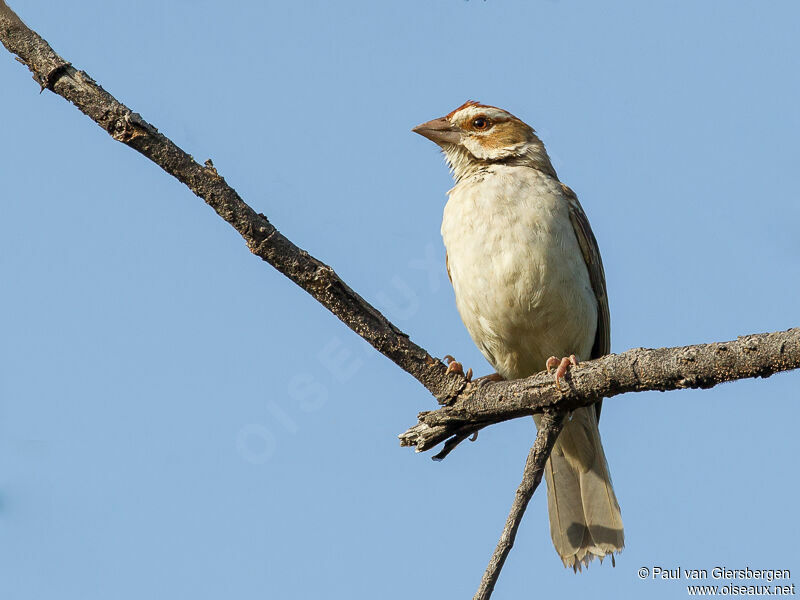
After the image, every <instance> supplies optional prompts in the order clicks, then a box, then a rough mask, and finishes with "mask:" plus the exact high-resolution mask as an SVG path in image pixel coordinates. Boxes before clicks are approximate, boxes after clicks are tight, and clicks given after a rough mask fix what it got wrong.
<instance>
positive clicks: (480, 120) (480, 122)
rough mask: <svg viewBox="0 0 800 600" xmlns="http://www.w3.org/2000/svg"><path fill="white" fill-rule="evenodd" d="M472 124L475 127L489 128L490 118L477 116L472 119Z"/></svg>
mask: <svg viewBox="0 0 800 600" xmlns="http://www.w3.org/2000/svg"><path fill="white" fill-rule="evenodd" d="M472 126H473V127H474V128H475V129H488V128H489V120H488V119H487V118H486V117H475V118H474V119H473V120H472Z"/></svg>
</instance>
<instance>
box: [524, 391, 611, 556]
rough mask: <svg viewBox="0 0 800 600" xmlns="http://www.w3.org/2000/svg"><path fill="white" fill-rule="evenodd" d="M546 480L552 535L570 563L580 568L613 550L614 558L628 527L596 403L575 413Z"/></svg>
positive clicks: (547, 469) (548, 467) (552, 457)
mask: <svg viewBox="0 0 800 600" xmlns="http://www.w3.org/2000/svg"><path fill="white" fill-rule="evenodd" d="M536 421H537V425H538V421H539V419H538V418H536ZM545 480H546V481H547V507H548V511H549V513H550V536H551V537H552V538H553V545H555V547H556V551H557V552H558V554H559V556H560V557H561V560H562V561H563V562H564V566H565V567H572V568H573V570H575V571H580V570H581V566H588V564H589V561H591V560H592V559H593V558H595V557H598V558H599V559H600V561H601V562H602V560H603V558H604V557H605V556H607V555H609V554H611V560H612V562H613V560H614V556H613V555H614V553H617V552H620V551H621V550H622V548H623V547H624V546H625V533H624V531H623V528H622V515H621V514H620V510H619V504H618V503H617V497H616V496H615V495H614V488H613V487H612V484H611V477H610V475H609V474H608V463H606V456H605V453H604V452H603V445H602V442H601V441H600V431H599V430H598V429H597V417H596V414H595V409H594V407H593V406H589V407H586V408H580V409H578V410H576V411H574V412H573V413H572V419H571V420H569V421H567V423H566V425H565V426H564V429H563V430H562V431H561V435H559V437H558V441H557V442H556V445H555V446H554V447H553V452H552V453H551V454H550V459H549V460H548V461H547V464H546V465H545Z"/></svg>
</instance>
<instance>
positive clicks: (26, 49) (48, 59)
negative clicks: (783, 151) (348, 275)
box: [0, 0, 466, 403]
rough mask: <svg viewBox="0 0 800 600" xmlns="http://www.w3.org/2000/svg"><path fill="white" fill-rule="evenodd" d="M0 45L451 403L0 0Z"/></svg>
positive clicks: (446, 386) (389, 333) (416, 365)
mask: <svg viewBox="0 0 800 600" xmlns="http://www.w3.org/2000/svg"><path fill="white" fill-rule="evenodd" d="M0 41H2V42H3V45H4V46H5V47H6V48H7V49H8V51H9V52H11V53H13V54H16V55H17V57H18V60H19V61H20V62H22V63H23V64H25V65H26V66H27V67H28V68H29V69H30V70H31V72H32V73H33V78H34V80H36V82H37V83H39V85H40V86H41V89H42V90H44V89H49V90H51V91H53V92H55V93H56V94H58V95H60V96H63V97H64V98H66V99H67V100H69V101H70V102H72V103H73V104H74V105H75V106H76V107H77V108H78V109H79V110H80V111H81V112H82V113H84V114H85V115H86V116H88V117H89V118H90V119H92V120H93V121H94V122H95V123H97V124H98V125H99V126H100V127H102V128H103V129H105V130H106V131H107V132H108V134H109V135H110V136H111V137H112V138H114V139H115V140H117V141H118V142H122V143H123V144H125V145H127V146H130V147H131V148H133V149H134V150H136V151H137V152H140V153H141V154H143V155H144V156H146V157H147V158H149V159H150V160H151V161H153V162H154V163H156V164H157V165H158V166H159V167H161V168H162V169H164V171H166V172H167V173H169V174H170V175H172V176H173V177H175V178H176V179H178V180H179V181H181V182H182V183H184V184H185V185H186V186H187V187H188V188H189V189H190V190H191V191H192V192H194V193H195V194H196V195H197V196H199V197H200V198H202V199H203V200H205V201H206V203H207V204H208V205H209V206H211V208H213V209H214V210H215V211H216V212H217V214H218V215H219V216H220V217H222V218H223V219H225V220H226V221H227V222H228V223H229V224H230V225H231V226H233V227H234V228H235V229H236V231H238V232H239V234H240V235H241V236H242V237H243V238H244V240H245V242H246V243H247V246H248V248H249V249H250V251H251V252H252V253H253V254H255V255H256V256H259V257H260V258H262V259H263V260H265V261H266V262H268V263H269V264H271V265H272V266H273V267H275V268H276V269H278V271H280V272H281V273H283V274H284V275H286V276H287V277H288V278H289V279H291V280H292V281H294V282H295V283H296V284H297V285H299V286H300V287H301V288H303V289H304V290H305V291H307V292H308V293H309V294H311V295H312V296H313V297H314V298H315V299H317V300H318V301H319V302H320V304H322V305H323V306H324V307H325V308H327V309H328V310H330V311H331V312H332V313H333V314H334V315H336V316H337V317H338V318H339V319H340V320H341V321H342V322H343V323H344V324H345V325H347V326H348V327H350V329H352V330H353V331H355V332H356V333H357V334H358V335H360V336H361V337H363V338H364V339H365V340H366V341H367V342H369V343H370V344H371V345H372V346H373V347H374V348H375V349H376V350H378V352H380V353H381V354H383V355H385V356H387V357H388V358H390V359H391V360H392V361H394V362H395V363H396V364H397V365H398V366H400V367H401V368H402V369H403V370H405V371H407V372H408V373H410V374H411V375H412V376H413V377H415V378H416V379H417V380H418V381H419V382H420V383H421V384H422V385H424V386H425V387H426V388H427V389H428V390H429V391H430V392H431V393H432V394H433V395H434V396H435V397H436V398H437V399H438V400H439V401H440V402H442V403H445V402H449V401H451V400H453V399H454V398H455V397H456V396H457V395H458V394H459V392H460V391H461V390H462V389H463V387H464V386H465V384H466V380H465V379H464V378H463V377H459V376H457V375H447V376H446V375H445V366H444V365H443V364H442V363H441V362H440V361H439V360H436V359H435V358H433V357H432V356H430V355H429V354H428V353H427V352H426V351H425V350H424V349H423V348H421V347H419V346H417V345H416V344H415V343H414V342H412V341H411V340H410V339H409V337H408V335H407V334H405V333H403V332H402V331H400V329H398V328H397V327H396V326H395V325H393V324H392V323H391V322H390V321H389V320H388V319H387V318H386V317H384V316H383V315H382V314H381V313H380V312H379V311H378V310H377V309H376V308H375V307H373V306H372V305H371V304H369V303H368V302H367V301H366V300H364V299H363V298H362V297H361V296H359V295H358V294H357V293H356V292H355V291H353V290H352V289H351V288H350V287H349V286H348V285H347V284H346V283H345V282H344V281H342V280H341V279H340V278H339V276H338V275H337V274H336V273H335V272H334V271H333V269H332V268H331V267H329V266H328V265H326V264H325V263H323V262H321V261H319V260H317V259H316V258H314V257H313V256H311V255H310V254H308V252H306V251H304V250H302V249H300V248H298V247H297V246H296V245H294V244H293V243H292V242H291V241H290V240H289V239H287V238H286V237H285V236H283V235H282V234H281V233H280V232H279V231H278V230H277V229H276V228H275V226H274V225H272V223H270V222H269V220H268V219H267V217H266V216H264V215H263V214H260V213H257V212H256V211H254V210H253V209H252V208H251V207H250V206H248V205H247V204H246V203H245V202H244V200H242V198H241V197H240V196H239V194H237V193H236V190H234V189H233V188H232V187H231V186H229V185H228V184H227V183H226V182H225V179H223V178H222V176H220V175H219V173H217V170H216V169H215V168H214V166H213V164H212V163H211V161H210V160H209V161H206V163H205V165H200V164H199V163H197V162H196V161H195V160H194V158H193V157H192V156H190V155H189V154H187V153H186V152H184V151H183V150H181V149H180V148H179V147H178V146H177V145H175V144H174V143H173V142H172V141H171V140H170V139H168V138H167V137H166V136H164V135H163V134H161V133H160V132H159V131H158V130H157V129H156V128H155V127H154V126H153V125H151V124H150V123H148V122H147V121H145V120H144V119H143V118H142V117H141V115H139V114H138V113H135V112H133V111H131V109H129V108H128V107H127V106H125V105H124V104H122V103H121V102H119V101H118V100H117V99H116V98H114V97H113V96H112V95H111V94H109V93H108V92H107V91H106V90H104V89H103V88H102V87H100V85H98V84H97V83H96V82H95V81H94V80H93V79H92V78H91V77H89V75H87V74H86V73H85V72H84V71H79V70H77V69H75V68H74V67H73V66H72V64H71V63H69V62H67V61H66V60H64V59H63V58H62V57H61V56H59V55H58V54H57V53H56V52H55V51H54V50H53V49H52V48H51V47H50V45H49V44H48V43H47V42H46V41H45V40H43V39H42V38H41V37H40V36H39V35H38V34H37V33H36V32H35V31H32V30H31V29H30V28H28V27H27V26H26V25H25V24H24V23H23V22H22V21H21V20H20V19H19V17H17V15H16V14H14V12H13V11H12V10H11V9H10V8H8V6H7V5H6V3H5V2H4V1H3V0H0Z"/></svg>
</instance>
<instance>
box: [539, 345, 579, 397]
mask: <svg viewBox="0 0 800 600" xmlns="http://www.w3.org/2000/svg"><path fill="white" fill-rule="evenodd" d="M571 366H572V367H575V366H578V359H577V358H575V355H574V354H570V355H569V356H565V357H564V358H561V359H558V358H556V357H555V356H551V357H550V358H548V359H547V362H546V363H545V367H546V368H547V374H548V375H549V374H550V371H551V369H552V368H553V367H555V368H556V377H555V379H556V389H557V390H558V391H559V392H561V391H563V390H562V389H561V385H560V384H559V381H560V380H561V379H563V378H564V375H566V374H567V370H568V369H569V368H570V367H571Z"/></svg>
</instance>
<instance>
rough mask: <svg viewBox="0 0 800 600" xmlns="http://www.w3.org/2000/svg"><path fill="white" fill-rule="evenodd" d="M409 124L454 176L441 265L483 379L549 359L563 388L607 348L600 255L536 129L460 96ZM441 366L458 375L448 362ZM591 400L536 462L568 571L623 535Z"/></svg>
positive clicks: (609, 549)
mask: <svg viewBox="0 0 800 600" xmlns="http://www.w3.org/2000/svg"><path fill="white" fill-rule="evenodd" d="M412 131H414V132H415V133H418V134H420V135H422V136H424V137H426V138H428V139H429V140H431V141H433V142H435V143H436V144H437V145H438V146H439V147H440V148H441V150H442V152H443V153H444V157H445V160H446V162H447V164H448V166H449V167H450V170H451V172H452V175H453V179H454V180H455V185H454V187H453V188H452V189H450V190H449V191H448V193H447V194H448V199H447V203H446V204H445V208H444V214H443V218H442V227H441V233H442V238H443V241H444V245H445V249H446V260H445V264H446V268H447V274H448V276H449V278H450V281H451V283H452V285H453V290H454V292H455V300H456V306H457V308H458V312H459V314H460V316H461V320H462V321H463V322H464V325H465V327H466V328H467V331H468V332H469V334H470V336H471V337H472V340H473V341H474V342H475V344H476V345H477V347H478V348H479V349H480V351H481V353H482V354H483V355H484V356H485V357H486V359H487V360H488V361H489V363H490V364H491V365H492V366H493V367H494V368H495V369H496V370H497V374H495V375H494V376H490V379H492V378H493V379H500V378H502V379H519V378H522V377H528V376H530V375H533V374H534V373H538V372H539V371H541V370H543V367H544V368H545V369H546V370H547V371H548V372H550V371H551V369H552V368H553V367H556V369H555V385H556V387H557V388H558V389H562V388H560V383H561V381H562V380H564V377H565V375H566V373H567V371H568V369H570V368H575V366H576V365H578V364H579V362H580V361H582V360H590V359H593V358H597V357H600V356H603V355H605V354H608V353H609V352H610V346H611V338H610V313H609V306H608V297H607V292H606V282H605V272H604V270H603V263H602V260H601V258H600V251H599V248H598V245H597V240H596V239H595V236H594V233H593V232H592V229H591V227H590V226H589V221H588V219H587V217H586V214H585V213H584V211H583V208H582V207H581V204H580V202H578V198H577V196H576V195H575V193H574V192H573V191H572V190H571V189H570V188H569V187H567V186H566V185H565V184H563V183H562V182H561V181H560V180H559V178H558V175H557V174H556V171H555V169H554V167H553V164H552V162H551V160H550V158H549V156H548V154H547V151H546V150H545V147H544V144H543V143H542V141H541V140H540V139H539V137H538V136H537V135H536V132H535V130H534V129H533V128H532V127H530V126H529V125H528V124H526V123H525V122H523V121H522V120H520V119H518V118H517V117H515V116H514V115H512V114H511V113H510V112H508V111H506V110H503V109H501V108H497V107H495V106H490V105H486V104H481V103H479V102H476V101H473V100H469V101H467V102H466V103H464V104H463V105H461V106H459V107H458V108H456V109H455V110H453V111H452V112H450V113H449V114H447V115H446V116H444V117H441V118H438V119H433V120H431V121H428V122H425V123H422V124H421V125H418V126H417V127H414V128H413V130H412ZM447 358H448V359H451V358H452V357H449V356H448V357H447ZM454 363H455V364H454ZM448 371H449V372H452V371H456V372H461V373H463V370H462V368H461V365H460V363H457V362H456V361H452V360H451V362H450V366H449V367H448ZM600 407H601V403H600V402H598V403H596V404H594V405H592V406H588V407H583V408H579V409H576V410H574V411H573V412H572V413H571V415H569V417H568V418H567V419H566V420H565V426H564V428H563V430H562V431H561V434H560V435H559V437H558V439H557V441H556V443H555V445H554V447H553V450H552V452H551V454H550V458H549V459H548V461H547V463H546V465H545V481H546V485H547V501H548V514H549V520H550V535H551V538H552V541H553V545H554V546H555V549H556V551H557V553H558V555H559V556H560V557H561V560H562V562H563V564H564V566H565V567H568V568H572V569H573V570H574V571H576V572H577V571H579V570H581V567H586V566H588V565H589V563H590V562H591V561H592V560H593V559H594V558H598V559H599V560H600V562H602V561H603V558H605V557H607V556H609V555H610V556H611V561H612V563H614V554H616V553H619V552H620V551H621V550H622V549H623V547H624V545H625V539H624V535H625V534H624V529H623V525H622V515H621V512H620V508H619V503H618V502H617V498H616V495H615V494H614V488H613V485H612V482H611V476H610V474H609V470H608V464H607V461H606V457H605V453H604V451H603V446H602V442H601V439H600V432H599V429H598V419H599V416H600ZM534 420H535V421H536V424H537V426H538V425H539V418H538V417H537V416H534Z"/></svg>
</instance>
